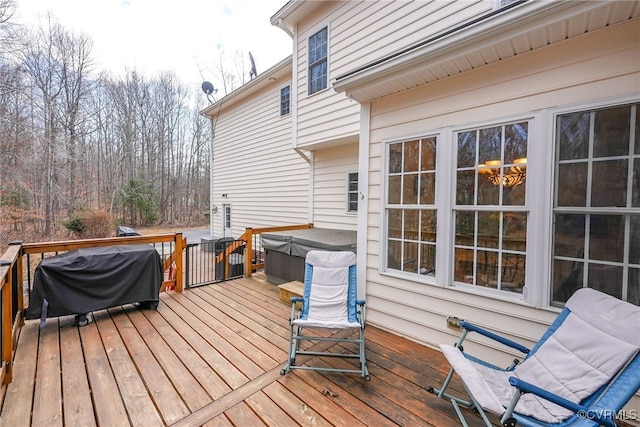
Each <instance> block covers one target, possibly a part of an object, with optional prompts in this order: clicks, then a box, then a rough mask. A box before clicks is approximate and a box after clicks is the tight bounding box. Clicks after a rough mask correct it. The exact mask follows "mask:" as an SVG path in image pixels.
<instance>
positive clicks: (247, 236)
mask: <svg viewBox="0 0 640 427" xmlns="http://www.w3.org/2000/svg"><path fill="white" fill-rule="evenodd" d="M307 228H313V224H299V225H283V226H279V227H263V228H251V227H247V228H246V230H245V232H244V234H243V235H242V236H240V237H238V240H243V241H245V242H246V247H245V249H244V274H245V276H246V277H251V273H252V272H253V271H254V270H258V269H261V268H264V258H259V259H260V260H261V262H254V259H258V257H254V256H253V253H254V250H257V246H258V244H257V243H256V241H257V239H258V238H259V237H260V235H261V234H262V233H275V232H277V231H289V230H303V229H307Z"/></svg>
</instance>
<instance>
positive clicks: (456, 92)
mask: <svg viewBox="0 0 640 427" xmlns="http://www.w3.org/2000/svg"><path fill="white" fill-rule="evenodd" d="M634 31H635V34H637V20H636V21H632V22H629V23H626V24H622V25H617V26H615V27H613V28H611V27H610V28H608V29H605V30H601V31H597V32H594V33H591V34H586V35H584V36H582V37H579V38H576V39H573V40H569V41H567V42H564V43H560V44H557V45H555V46H549V47H547V48H542V49H539V50H537V51H533V52H530V53H525V54H523V55H519V56H518V57H515V58H512V59H510V60H507V61H504V62H502V63H497V64H494V65H490V66H486V67H483V68H481V69H479V70H475V71H473V72H469V73H465V74H461V75H458V76H455V77H451V78H449V79H446V80H443V81H441V82H438V83H434V84H430V85H426V86H423V87H421V88H417V89H415V90H411V91H408V92H404V93H402V94H400V95H396V96H391V97H388V98H385V99H383V100H380V101H378V102H375V103H373V104H372V105H371V134H370V140H371V146H370V160H369V168H370V172H369V188H368V193H369V194H368V197H369V202H368V218H369V219H368V226H367V227H368V228H367V239H368V240H367V246H368V247H367V284H366V286H367V322H369V323H371V324H374V325H376V326H380V327H382V328H384V329H387V330H390V331H393V332H396V333H398V334H401V335H405V336H408V337H410V338H411V339H414V340H416V341H419V342H421V343H424V344H426V345H430V346H436V345H437V344H439V343H452V342H455V340H456V339H457V336H458V331H456V330H453V329H450V328H448V327H447V326H446V320H445V318H446V316H448V315H455V316H457V317H459V318H464V319H467V320H471V321H473V322H475V323H478V324H480V325H481V326H485V327H488V328H491V329H493V330H495V331H497V332H499V333H501V334H504V335H506V336H508V337H511V338H513V339H515V340H516V341H519V342H522V343H524V344H525V345H527V344H529V345H531V344H533V343H534V342H535V341H537V339H538V338H539V337H540V335H541V334H542V332H543V331H544V330H545V329H546V328H547V325H548V324H549V323H550V322H551V321H552V320H553V319H554V318H555V317H556V313H557V310H553V309H548V310H546V309H535V308H533V307H531V306H528V305H525V304H522V303H516V302H514V301H512V300H500V299H497V298H491V297H487V296H483V295H479V294H477V293H472V292H468V291H464V290H461V289H460V290H453V289H449V288H443V287H438V286H435V285H430V284H426V283H418V282H415V281H410V280H404V279H403V278H401V277H393V276H392V275H383V274H381V273H380V270H379V267H380V265H381V260H380V258H379V256H378V254H379V253H380V246H381V242H380V236H381V228H380V227H381V226H382V224H381V222H382V217H381V209H382V207H383V201H382V200H381V194H383V188H382V180H383V176H384V171H383V169H384V168H383V165H382V155H381V153H382V150H383V143H382V141H384V140H388V139H393V138H400V137H404V136H413V135H420V134H426V133H427V132H429V133H432V132H436V131H438V130H439V129H443V128H446V127H448V126H458V125H468V124H473V123H481V122H483V121H487V120H499V119H501V118H504V117H511V116H512V115H519V114H523V115H531V114H534V113H535V112H536V111H539V110H544V109H548V108H556V107H559V106H561V105H575V104H581V103H587V102H591V101H594V100H602V99H607V98H611V97H618V96H629V95H633V94H635V95H636V96H637V94H638V93H639V92H638V90H639V89H640V88H639V81H638V73H640V64H639V63H638V61H637V58H638V57H640V42H639V41H638V39H637V37H633V36H632V34H634ZM548 126H550V124H547V127H548ZM545 137H547V134H545V135H534V136H533V137H532V138H533V139H532V143H535V141H536V139H538V140H540V139H541V138H545ZM444 178H445V180H446V177H444ZM533 188H535V187H531V189H533ZM442 190H444V188H439V189H438V191H442ZM538 234H539V233H538ZM541 274H542V275H541V276H540V277H542V276H543V275H544V273H541ZM465 348H469V349H471V350H472V351H474V352H475V353H477V354H479V355H480V356H484V357H492V358H493V359H494V360H495V359H496V358H498V359H503V361H504V362H509V361H510V360H511V359H512V358H513V355H512V354H511V353H508V352H504V348H500V349H498V348H496V347H495V346H494V344H492V343H488V342H487V341H485V340H483V339H481V338H477V337H472V339H471V341H470V343H469V344H468V345H465ZM498 350H499V351H498Z"/></svg>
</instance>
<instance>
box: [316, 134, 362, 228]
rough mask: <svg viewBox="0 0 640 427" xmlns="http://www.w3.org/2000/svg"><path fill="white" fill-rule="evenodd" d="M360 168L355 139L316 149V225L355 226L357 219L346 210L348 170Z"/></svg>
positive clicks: (355, 170)
mask: <svg viewBox="0 0 640 427" xmlns="http://www.w3.org/2000/svg"><path fill="white" fill-rule="evenodd" d="M357 171H358V144H357V143H352V144H348V145H342V146H338V147H333V148H327V149H322V150H316V151H315V152H314V184H313V194H314V213H313V223H314V226H315V227H319V228H332V229H337V230H355V229H356V221H357V219H358V217H357V215H356V214H355V213H347V174H348V173H349V172H357Z"/></svg>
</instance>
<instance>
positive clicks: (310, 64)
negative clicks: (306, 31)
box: [306, 25, 329, 95]
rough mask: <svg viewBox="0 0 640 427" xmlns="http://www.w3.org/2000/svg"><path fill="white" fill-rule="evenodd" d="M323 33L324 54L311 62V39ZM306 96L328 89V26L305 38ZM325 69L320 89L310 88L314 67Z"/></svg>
mask: <svg viewBox="0 0 640 427" xmlns="http://www.w3.org/2000/svg"><path fill="white" fill-rule="evenodd" d="M323 31H324V32H325V34H326V38H325V40H324V43H325V45H326V47H325V49H326V54H325V56H323V57H321V58H320V59H318V60H316V61H313V62H312V61H311V39H312V38H313V37H315V36H317V35H319V34H320V33H321V32H323ZM306 59H307V95H313V94H316V93H319V92H322V91H325V90H327V89H328V88H329V26H328V25H324V26H323V27H322V28H320V29H319V30H317V31H314V33H313V34H311V35H310V36H309V37H308V38H307V58H306ZM323 65H324V67H325V71H326V72H325V74H324V79H323V80H322V87H321V88H318V89H316V88H315V87H313V88H312V83H313V82H314V81H312V76H313V73H312V70H314V69H315V68H316V67H319V66H320V67H321V66H323Z"/></svg>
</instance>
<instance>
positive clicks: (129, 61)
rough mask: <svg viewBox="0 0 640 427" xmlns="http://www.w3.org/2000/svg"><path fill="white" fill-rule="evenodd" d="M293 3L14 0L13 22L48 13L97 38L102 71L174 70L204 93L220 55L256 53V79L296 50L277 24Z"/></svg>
mask: <svg viewBox="0 0 640 427" xmlns="http://www.w3.org/2000/svg"><path fill="white" fill-rule="evenodd" d="M286 3H287V0H177V1H176V0H173V1H172V0H16V11H15V13H14V16H13V21H14V22H16V23H22V24H26V25H29V26H37V25H38V23H39V22H40V20H41V19H42V18H44V17H45V16H46V14H47V12H51V13H52V15H53V16H54V18H55V20H56V21H57V22H59V23H60V24H62V26H63V27H64V28H65V29H67V30H69V31H73V32H76V33H83V34H85V35H87V36H89V37H90V38H91V39H92V40H93V44H94V45H93V55H92V56H93V57H94V58H95V61H96V65H97V69H99V70H107V71H109V72H111V73H112V75H117V76H121V75H123V74H124V72H125V70H127V69H135V70H137V71H139V72H141V73H142V74H143V75H145V76H148V77H153V76H157V75H158V74H159V73H160V72H162V71H170V70H173V71H175V73H176V75H177V76H178V77H179V79H180V80H181V81H182V82H183V83H185V84H187V85H189V86H196V85H197V87H198V89H199V88H200V84H201V83H202V82H203V81H204V80H214V79H213V76H212V75H211V74H212V73H213V70H214V69H215V68H214V67H215V63H216V62H217V58H219V56H220V51H223V52H225V54H226V55H227V56H230V55H232V54H235V53H236V52H241V53H242V54H243V55H246V58H247V61H248V55H249V52H251V54H252V56H253V58H254V60H255V63H256V69H257V71H258V74H260V73H261V72H262V71H265V70H267V69H268V68H270V67H271V66H273V65H275V64H277V63H278V62H280V61H281V60H282V59H284V58H286V57H287V56H288V55H290V54H291V52H292V41H291V38H290V37H289V36H288V35H287V34H286V33H285V32H284V31H282V30H281V29H279V28H277V27H275V26H272V25H271V22H270V18H271V16H273V15H274V14H275V13H276V12H277V11H278V10H280V8H281V7H282V6H284V5H285V4H286Z"/></svg>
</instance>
